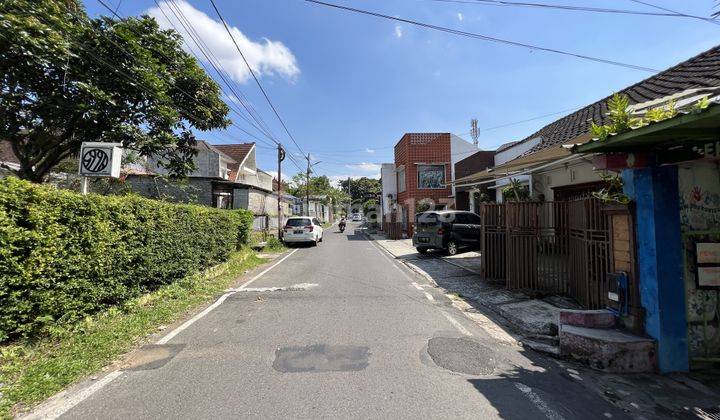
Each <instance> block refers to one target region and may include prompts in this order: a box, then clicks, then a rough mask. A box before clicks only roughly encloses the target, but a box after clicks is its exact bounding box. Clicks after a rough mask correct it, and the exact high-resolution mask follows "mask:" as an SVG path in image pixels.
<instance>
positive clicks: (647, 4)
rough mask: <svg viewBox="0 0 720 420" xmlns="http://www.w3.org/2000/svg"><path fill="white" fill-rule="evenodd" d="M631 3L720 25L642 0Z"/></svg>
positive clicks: (708, 19) (716, 22)
mask: <svg viewBox="0 0 720 420" xmlns="http://www.w3.org/2000/svg"><path fill="white" fill-rule="evenodd" d="M630 1H631V2H633V3H637V4H642V5H643V6H648V7H652V8H653V9H658V10H664V11H666V12H671V13H675V14H677V15H679V16H683V17H688V18H694V19H700V20H704V21H707V22H710V23H712V24H714V25H720V22H718V21H716V20H715V19H711V18H706V17H703V16H695V15H688V14H685V13H682V12H678V11H676V10H672V9H668V8H666V7H661V6H658V5H656V4H652V3H648V2H646V1H642V0H630Z"/></svg>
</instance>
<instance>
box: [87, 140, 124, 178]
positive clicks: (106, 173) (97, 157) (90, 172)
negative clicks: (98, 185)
mask: <svg viewBox="0 0 720 420" xmlns="http://www.w3.org/2000/svg"><path fill="white" fill-rule="evenodd" d="M121 163H122V148H121V144H120V143H101V142H84V143H83V144H82V146H80V170H79V173H80V175H82V176H92V177H110V178H120V165H121Z"/></svg>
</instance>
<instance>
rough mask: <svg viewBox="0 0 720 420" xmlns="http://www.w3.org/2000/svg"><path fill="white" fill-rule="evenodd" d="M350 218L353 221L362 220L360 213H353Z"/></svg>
mask: <svg viewBox="0 0 720 420" xmlns="http://www.w3.org/2000/svg"><path fill="white" fill-rule="evenodd" d="M350 220H352V221H353V222H362V214H360V213H353V215H352V219H350Z"/></svg>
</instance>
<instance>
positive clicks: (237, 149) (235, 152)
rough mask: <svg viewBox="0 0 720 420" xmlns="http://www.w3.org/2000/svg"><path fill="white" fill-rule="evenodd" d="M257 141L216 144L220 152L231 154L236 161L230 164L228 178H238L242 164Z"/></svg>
mask: <svg viewBox="0 0 720 420" xmlns="http://www.w3.org/2000/svg"><path fill="white" fill-rule="evenodd" d="M253 146H255V143H236V144H216V145H214V146H213V147H215V148H216V149H217V150H219V151H220V152H222V153H224V154H226V155H227V156H230V157H231V158H232V159H233V160H234V161H235V162H236V163H234V164H231V165H228V178H229V179H231V180H233V181H234V180H236V179H237V175H238V172H239V171H240V164H241V163H242V162H243V161H244V160H245V158H246V157H247V155H248V153H250V150H252V148H253Z"/></svg>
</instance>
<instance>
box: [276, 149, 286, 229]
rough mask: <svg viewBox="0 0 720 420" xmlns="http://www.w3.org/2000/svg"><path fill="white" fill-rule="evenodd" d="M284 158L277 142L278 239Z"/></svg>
mask: <svg viewBox="0 0 720 420" xmlns="http://www.w3.org/2000/svg"><path fill="white" fill-rule="evenodd" d="M283 160H285V149H283V147H282V144H278V205H277V210H278V239H280V238H282V233H283V222H282V221H283V220H282V219H283V214H282V161H283Z"/></svg>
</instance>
